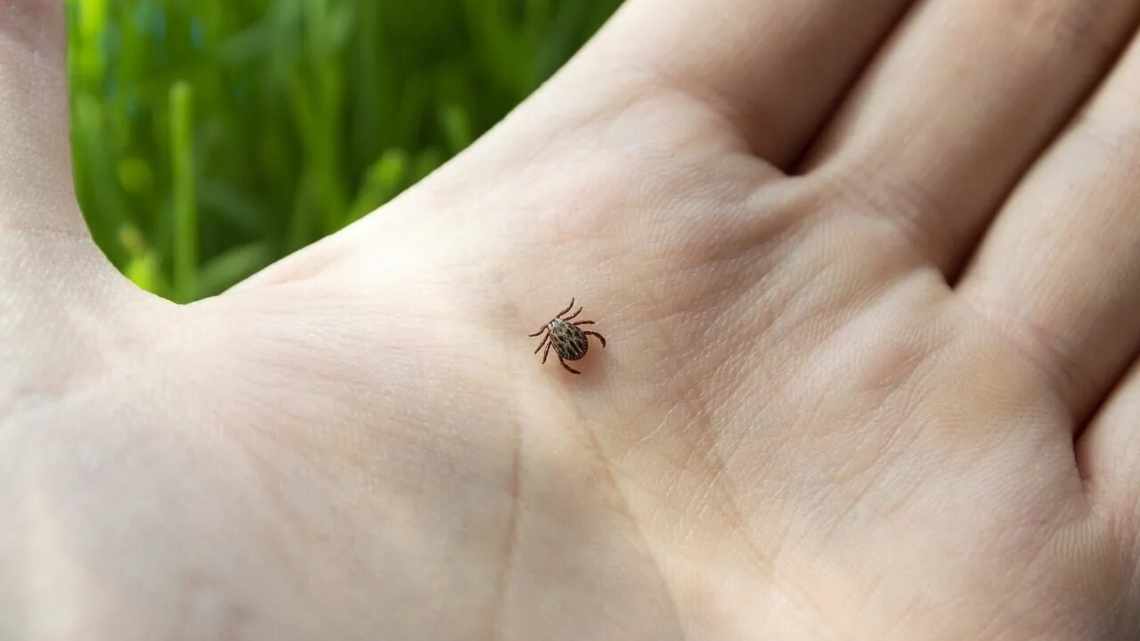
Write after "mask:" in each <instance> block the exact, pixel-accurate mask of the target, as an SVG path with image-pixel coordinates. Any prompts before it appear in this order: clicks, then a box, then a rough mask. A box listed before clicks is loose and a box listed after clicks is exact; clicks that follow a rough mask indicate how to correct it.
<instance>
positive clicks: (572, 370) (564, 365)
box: [558, 356, 582, 374]
mask: <svg viewBox="0 0 1140 641" xmlns="http://www.w3.org/2000/svg"><path fill="white" fill-rule="evenodd" d="M558 362H559V363H562V367H565V368H566V371H568V372H570V373H571V374H581V373H582V372H579V371H578V370H576V369H574V368H573V367H570V366H569V365H567V364H566V361H564V360H562V357H561V356H559V357H558Z"/></svg>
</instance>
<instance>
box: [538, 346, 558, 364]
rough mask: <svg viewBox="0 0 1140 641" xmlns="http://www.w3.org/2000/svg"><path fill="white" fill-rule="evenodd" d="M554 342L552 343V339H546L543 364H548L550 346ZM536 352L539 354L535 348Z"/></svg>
mask: <svg viewBox="0 0 1140 641" xmlns="http://www.w3.org/2000/svg"><path fill="white" fill-rule="evenodd" d="M553 344H554V343H552V342H550V341H546V351H545V352H543V353H542V364H543V365H546V357H547V356H550V346H551V345H553ZM534 353H535V354H537V353H538V350H535V351H534Z"/></svg>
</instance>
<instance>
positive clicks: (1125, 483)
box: [1077, 365, 1140, 554]
mask: <svg viewBox="0 0 1140 641" xmlns="http://www.w3.org/2000/svg"><path fill="white" fill-rule="evenodd" d="M1138 424H1140V365H1137V366H1134V367H1133V369H1132V372H1131V373H1130V374H1129V375H1128V378H1127V379H1125V381H1124V383H1123V384H1122V385H1121V386H1120V388H1119V389H1118V390H1117V391H1116V392H1115V393H1114V394H1113V395H1112V397H1111V398H1110V399H1109V401H1108V402H1107V403H1105V405H1104V407H1103V408H1102V409H1101V411H1100V412H1098V414H1097V416H1096V418H1095V419H1094V420H1093V421H1092V422H1091V423H1090V424H1089V428H1088V429H1087V430H1086V431H1085V433H1084V434H1082V435H1081V437H1080V440H1079V441H1078V442H1077V463H1078V465H1079V467H1080V469H1081V475H1082V476H1083V477H1084V478H1085V484H1086V487H1087V488H1088V490H1089V494H1090V495H1091V497H1092V498H1093V499H1094V501H1095V502H1096V503H1097V504H1098V505H1101V506H1103V507H1104V508H1105V509H1104V513H1106V514H1108V515H1110V517H1111V518H1112V519H1113V520H1114V521H1116V522H1117V523H1121V524H1129V525H1128V528H1129V529H1130V530H1131V531H1132V532H1131V536H1130V537H1129V538H1130V540H1133V541H1135V542H1136V545H1138V546H1140V492H1137V488H1140V429H1137V425H1138ZM1135 553H1136V554H1140V549H1136V550H1135Z"/></svg>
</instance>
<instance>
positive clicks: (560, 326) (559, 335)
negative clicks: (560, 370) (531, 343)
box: [528, 298, 606, 374]
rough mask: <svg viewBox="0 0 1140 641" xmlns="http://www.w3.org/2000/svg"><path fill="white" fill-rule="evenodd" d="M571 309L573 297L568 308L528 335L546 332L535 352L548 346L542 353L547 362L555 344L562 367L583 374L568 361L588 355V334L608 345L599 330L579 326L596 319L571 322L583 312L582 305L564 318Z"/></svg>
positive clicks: (591, 322)
mask: <svg viewBox="0 0 1140 641" xmlns="http://www.w3.org/2000/svg"><path fill="white" fill-rule="evenodd" d="M571 309H574V299H573V298H571V299H570V304H569V305H568V306H567V307H566V309H564V310H562V311H561V312H559V313H558V315H557V316H555V317H554V318H553V319H552V320H551V321H550V322H549V323H547V324H545V325H543V326H542V329H540V330H538V331H537V332H535V333H533V334H528V336H530V337H531V338H534V337H536V336H539V335H542V334H545V335H544V336H543V337H542V342H541V343H539V344H538V347H537V348H536V349H535V350H534V353H535V354H537V353H538V350H540V349H542V348H543V346H544V345H545V346H546V351H545V352H543V353H542V362H543V363H546V357H547V356H549V355H550V347H551V346H554V352H555V353H556V354H558V361H559V362H560V363H562V367H565V368H566V370H567V371H569V372H570V373H571V374H581V373H582V372H579V371H578V370H576V369H574V368H573V367H570V366H569V365H567V364H566V361H577V360H581V359H582V358H583V357H584V356H586V352H588V351H590V341H589V339H588V338H587V337H588V336H597V337H598V340H600V341H602V347H603V348H604V347H605V346H606V337H605V336H602V335H601V334H599V333H597V332H586V331H582V329H581V328H580V327H579V325H593V324H594V321H592V320H580V321H575V322H571V321H573V320H574V319H575V318H577V317H578V314H581V313H582V308H581V307H579V308H578V311H576V312H574V313H573V314H571V315H570V316H566V318H563V316H565V315H566V313H567V312H569V311H570V310H571Z"/></svg>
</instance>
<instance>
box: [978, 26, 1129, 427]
mask: <svg viewBox="0 0 1140 641" xmlns="http://www.w3.org/2000/svg"><path fill="white" fill-rule="evenodd" d="M1137 97H1140V39H1137V40H1136V41H1135V42H1134V43H1133V44H1132V46H1131V48H1130V50H1129V51H1128V52H1127V53H1126V54H1125V56H1124V58H1123V60H1122V62H1121V63H1120V64H1119V65H1118V66H1117V67H1116V69H1115V70H1114V71H1113V73H1112V75H1111V76H1110V77H1109V78H1108V80H1107V81H1106V82H1105V84H1104V86H1103V87H1102V88H1101V89H1100V90H1099V91H1098V92H1097V94H1096V96H1095V97H1094V98H1093V100H1092V101H1091V102H1090V104H1089V105H1088V107H1087V108H1086V109H1084V110H1083V111H1082V112H1081V114H1080V115H1078V117H1077V118H1076V119H1075V120H1074V121H1073V124H1072V125H1070V127H1069V128H1068V129H1067V130H1066V131H1065V133H1064V134H1063V135H1062V136H1061V137H1060V138H1059V140H1058V141H1057V143H1056V144H1055V145H1053V147H1052V148H1051V149H1050V150H1049V151H1048V153H1047V154H1046V155H1045V156H1044V157H1043V158H1042V159H1041V160H1040V161H1039V162H1038V163H1037V165H1036V166H1035V167H1034V168H1033V170H1032V172H1031V173H1030V174H1029V175H1028V177H1027V178H1026V180H1025V181H1024V182H1023V183H1022V185H1021V186H1020V187H1019V188H1018V190H1017V191H1016V192H1015V193H1014V195H1013V196H1012V198H1011V199H1010V202H1009V203H1008V204H1007V206H1006V207H1005V208H1004V210H1003V211H1002V213H1001V214H1000V215H999V217H998V219H997V220H996V221H995V223H994V225H993V227H992V228H991V229H990V231H989V232H988V235H987V237H986V239H985V241H984V243H983V245H982V247H981V248H980V250H979V253H978V255H977V256H976V258H975V259H974V262H973V263H972V264H971V265H970V267H969V269H968V271H967V273H966V275H965V277H964V278H963V280H962V282H961V284H960V287H959V293H960V295H961V296H963V297H964V298H965V299H966V300H969V301H972V302H973V304H975V305H976V306H977V307H978V308H979V309H982V310H983V311H984V312H985V313H986V314H988V315H990V316H991V317H992V318H994V319H997V321H998V322H999V323H1000V324H1001V326H1003V327H1005V328H1006V329H1007V330H1009V331H1010V333H1011V335H1014V336H1018V337H1021V338H1020V340H1023V342H1024V343H1025V345H1026V347H1027V349H1028V353H1029V354H1031V355H1032V356H1033V357H1034V358H1035V359H1036V360H1037V361H1038V362H1040V363H1042V364H1044V365H1045V366H1046V368H1047V370H1048V371H1050V372H1052V375H1053V377H1054V380H1056V381H1057V382H1058V384H1059V386H1060V390H1061V392H1062V393H1063V395H1064V396H1065V397H1066V398H1067V399H1068V400H1069V401H1070V403H1071V405H1072V407H1073V408H1074V411H1075V412H1076V413H1077V415H1078V418H1080V417H1083V416H1085V415H1086V414H1087V413H1088V412H1089V411H1091V409H1092V408H1093V407H1095V406H1096V405H1097V404H1098V403H1099V402H1100V401H1101V400H1102V399H1103V397H1104V395H1105V394H1106V392H1107V390H1108V389H1109V388H1110V387H1111V386H1112V385H1113V384H1114V383H1115V381H1116V380H1117V379H1118V377H1119V376H1120V375H1121V372H1122V370H1123V369H1125V368H1126V367H1127V366H1128V363H1129V362H1131V360H1132V358H1133V355H1134V354H1135V353H1136V351H1137V348H1138V347H1140V325H1137V322H1136V319H1137V318H1140V287H1138V286H1137V284H1138V283H1140V111H1138V110H1137V105H1138V104H1140V103H1138V102H1137Z"/></svg>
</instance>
